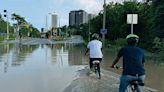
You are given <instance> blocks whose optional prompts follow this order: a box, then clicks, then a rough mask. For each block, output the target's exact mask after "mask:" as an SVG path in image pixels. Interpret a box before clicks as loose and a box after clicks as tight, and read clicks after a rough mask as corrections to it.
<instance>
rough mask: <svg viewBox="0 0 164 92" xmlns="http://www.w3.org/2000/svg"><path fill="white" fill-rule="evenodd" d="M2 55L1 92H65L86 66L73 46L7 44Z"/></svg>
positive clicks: (0, 69)
mask: <svg viewBox="0 0 164 92" xmlns="http://www.w3.org/2000/svg"><path fill="white" fill-rule="evenodd" d="M0 52H1V53H0V92H62V90H63V89H64V88H65V87H67V86H68V85H69V83H71V81H72V80H74V79H75V78H76V77H78V73H77V71H78V70H81V69H82V68H83V67H85V65H83V59H82V55H80V53H79V52H78V53H74V48H73V46H72V45H71V46H70V45H66V44H65V45H64V44H55V45H20V44H10V45H8V44H6V45H1V46H0ZM79 56H80V57H79Z"/></svg>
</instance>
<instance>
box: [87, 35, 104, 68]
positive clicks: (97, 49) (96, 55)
mask: <svg viewBox="0 0 164 92" xmlns="http://www.w3.org/2000/svg"><path fill="white" fill-rule="evenodd" d="M88 51H89V59H90V61H89V65H90V69H92V66H93V63H92V62H93V61H94V60H99V61H100V62H101V60H102V57H103V54H102V42H101V41H99V35H98V34H96V33H94V34H93V35H92V40H91V41H90V42H89V43H88V45H87V50H86V53H87V52H88ZM86 53H85V54H86ZM98 68H100V67H98Z"/></svg>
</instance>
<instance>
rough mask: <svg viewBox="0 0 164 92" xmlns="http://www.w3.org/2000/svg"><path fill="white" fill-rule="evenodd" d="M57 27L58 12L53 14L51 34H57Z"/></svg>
mask: <svg viewBox="0 0 164 92" xmlns="http://www.w3.org/2000/svg"><path fill="white" fill-rule="evenodd" d="M57 27H58V16H57V14H51V32H52V33H51V35H55V36H56V35H57V34H58V32H57Z"/></svg>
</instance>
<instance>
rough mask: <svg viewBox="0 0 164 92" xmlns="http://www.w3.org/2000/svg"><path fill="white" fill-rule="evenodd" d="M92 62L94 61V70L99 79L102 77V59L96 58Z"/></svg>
mask: <svg viewBox="0 0 164 92" xmlns="http://www.w3.org/2000/svg"><path fill="white" fill-rule="evenodd" d="M92 63H93V71H94V72H95V74H96V77H97V78H98V79H100V78H101V73H100V61H99V60H94V61H93V62H92Z"/></svg>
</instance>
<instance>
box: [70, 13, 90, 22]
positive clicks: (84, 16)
mask: <svg viewBox="0 0 164 92" xmlns="http://www.w3.org/2000/svg"><path fill="white" fill-rule="evenodd" d="M84 23H88V13H87V12H85V11H84V10H75V11H70V13H69V25H80V24H84Z"/></svg>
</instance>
